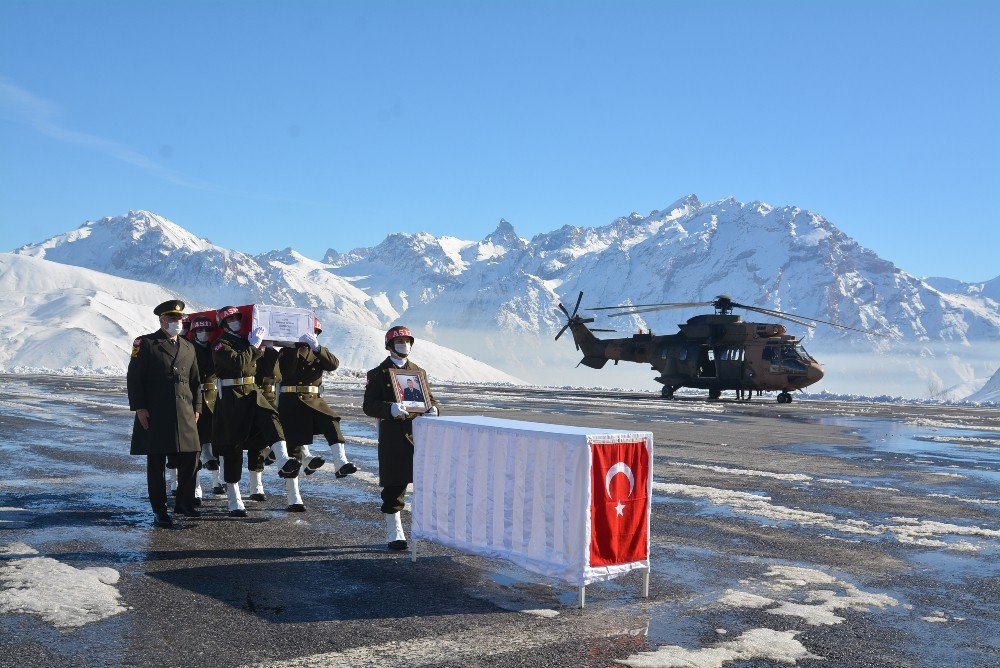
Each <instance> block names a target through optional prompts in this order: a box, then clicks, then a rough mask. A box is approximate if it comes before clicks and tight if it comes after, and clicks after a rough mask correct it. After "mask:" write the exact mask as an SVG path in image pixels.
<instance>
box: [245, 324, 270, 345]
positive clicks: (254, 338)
mask: <svg viewBox="0 0 1000 668" xmlns="http://www.w3.org/2000/svg"><path fill="white" fill-rule="evenodd" d="M266 333H267V330H266V329H264V328H263V327H258V328H256V329H255V330H253V331H252V332H250V335H249V336H247V343H249V344H250V345H251V346H253V347H254V348H256V347H257V346H259V345H260V342H261V341H263V340H264V334H266Z"/></svg>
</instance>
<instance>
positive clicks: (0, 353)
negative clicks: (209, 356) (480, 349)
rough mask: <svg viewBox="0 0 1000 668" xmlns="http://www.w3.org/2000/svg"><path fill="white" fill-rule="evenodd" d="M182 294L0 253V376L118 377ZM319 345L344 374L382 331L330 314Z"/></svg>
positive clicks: (451, 357)
mask: <svg viewBox="0 0 1000 668" xmlns="http://www.w3.org/2000/svg"><path fill="white" fill-rule="evenodd" d="M178 297H180V298H181V299H185V300H188V305H189V310H195V309H200V308H206V306H205V305H204V303H201V304H199V303H198V302H195V301H193V300H190V299H189V298H188V297H187V296H186V295H184V294H183V293H178V292H176V291H170V290H167V289H166V288H164V287H162V286H159V285H155V284H152V283H146V282H142V281H133V280H130V279H124V278H119V277H116V276H111V275H109V274H105V273H101V272H98V271H93V270H91V269H83V268H80V267H74V266H71V265H66V264H60V263H57V262H50V261H48V260H44V259H39V258H36V257H26V256H22V255H13V254H10V253H0V342H2V344H3V345H0V371H12V372H22V373H24V372H44V371H55V372H62V373H74V372H95V371H96V372H100V373H114V374H120V373H123V372H124V370H125V368H126V367H127V366H128V360H129V353H130V351H131V345H132V341H133V340H134V339H135V337H137V336H139V335H140V334H147V333H149V332H151V331H153V330H155V329H156V327H157V322H156V318H155V317H154V316H153V315H152V311H153V307H154V306H155V305H157V304H159V303H161V302H164V301H166V300H168V299H175V298H178ZM324 328H325V329H324V331H323V334H322V335H321V336H320V340H321V342H322V343H324V344H325V345H327V346H330V347H331V349H332V350H334V352H335V354H336V355H337V356H338V357H339V358H340V360H341V365H342V367H343V368H344V369H354V370H364V369H370V368H372V367H374V366H375V365H377V364H378V363H379V362H381V361H382V360H383V359H385V349H384V348H383V347H382V335H383V330H382V329H381V328H380V327H375V326H372V325H368V324H365V323H359V322H356V321H354V320H352V319H350V318H348V317H345V316H342V315H336V314H331V315H330V316H329V317H328V319H327V321H326V322H325V323H324ZM413 359H414V361H416V362H417V363H418V364H420V365H421V366H426V368H428V369H431V370H433V376H434V377H436V378H439V379H443V380H465V381H472V380H475V381H487V382H518V379H517V378H515V377H513V376H511V375H509V374H507V373H505V372H503V371H500V370H498V369H494V368H493V367H490V366H488V365H486V364H483V363H482V362H479V361H477V360H475V359H472V358H470V357H468V356H466V355H463V354H462V353H459V352H456V351H454V350H450V349H448V348H445V347H443V346H439V345H437V344H435V343H433V342H429V341H422V342H421V344H420V345H419V346H417V347H415V348H414V351H413Z"/></svg>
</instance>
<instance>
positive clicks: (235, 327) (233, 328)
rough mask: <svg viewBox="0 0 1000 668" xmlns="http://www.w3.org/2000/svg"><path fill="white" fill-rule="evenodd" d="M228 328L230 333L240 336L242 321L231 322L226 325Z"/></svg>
mask: <svg viewBox="0 0 1000 668" xmlns="http://www.w3.org/2000/svg"><path fill="white" fill-rule="evenodd" d="M226 327H228V328H229V331H230V332H233V333H234V334H239V333H240V321H239V320H230V321H229V322H227V323H226Z"/></svg>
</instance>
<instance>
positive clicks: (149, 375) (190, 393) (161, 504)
mask: <svg viewBox="0 0 1000 668" xmlns="http://www.w3.org/2000/svg"><path fill="white" fill-rule="evenodd" d="M183 308H184V303H183V302H180V301H173V302H165V303H164V304H160V305H159V306H158V307H156V309H154V313H155V314H156V315H179V312H180V311H181V310H183ZM126 385H127V388H128V402H129V409H131V410H133V411H137V414H136V417H135V422H134V424H133V426H132V444H131V454H133V455H145V456H146V458H147V465H146V482H147V487H148V490H149V502H150V505H151V506H152V508H153V512H154V513H156V514H157V516H158V517H159V516H160V514H161V513H163V514H165V513H166V510H167V486H166V479H165V477H164V471H165V467H166V460H167V456H168V455H169V456H171V458H172V459H173V461H174V463H175V464H176V465H177V469H178V488H177V500H176V509H177V510H178V511H182V510H183V511H189V510H190V511H193V505H194V482H195V477H194V476H195V467H196V465H197V461H198V454H197V453H198V452H199V451H200V449H201V446H200V443H199V440H198V426H197V422H196V420H195V414H196V413H198V412H200V411H201V408H202V398H201V393H200V392H199V391H198V386H199V385H200V377H199V372H198V360H197V355H196V354H195V350H194V347H193V346H192V344H191V343H190V342H189V341H187V340H185V339H184V338H182V337H180V336H175V337H171V336H170V335H168V334H167V333H166V332H164V331H163V330H162V329H160V330H157V331H156V332H153V333H152V334H147V335H145V336H140V337H139V338H137V339H136V340H135V341H134V342H133V343H132V357H131V359H130V360H129V365H128V375H127V379H126ZM140 410H146V411H149V428H148V429H145V428H143V426H142V424H141V422H140V420H139V415H138V411H140ZM185 514H187V513H185ZM192 514H194V513H192ZM168 519H169V518H168Z"/></svg>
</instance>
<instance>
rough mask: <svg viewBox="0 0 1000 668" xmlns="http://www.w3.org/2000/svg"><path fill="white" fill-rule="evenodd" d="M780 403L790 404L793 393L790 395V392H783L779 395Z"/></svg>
mask: <svg viewBox="0 0 1000 668" xmlns="http://www.w3.org/2000/svg"><path fill="white" fill-rule="evenodd" d="M778 403H779V404H790V403H792V395H790V394H789V393H788V392H781V393H780V394H779V395H778Z"/></svg>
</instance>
